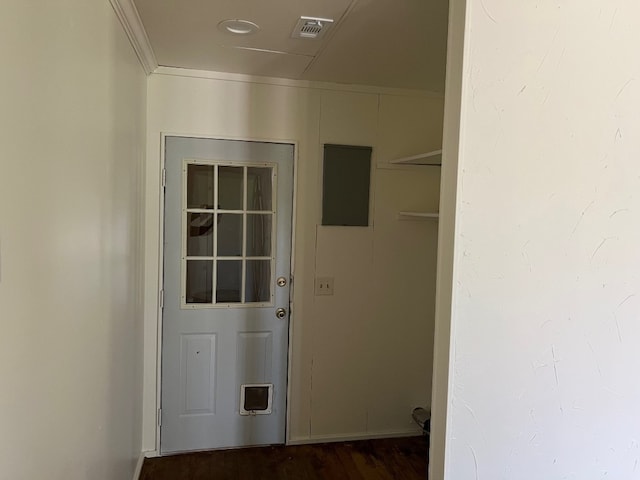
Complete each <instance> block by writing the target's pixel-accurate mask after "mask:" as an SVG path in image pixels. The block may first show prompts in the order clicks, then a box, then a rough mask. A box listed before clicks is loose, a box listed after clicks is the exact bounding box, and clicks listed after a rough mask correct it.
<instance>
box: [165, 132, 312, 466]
mask: <svg viewBox="0 0 640 480" xmlns="http://www.w3.org/2000/svg"><path fill="white" fill-rule="evenodd" d="M167 137H186V138H203V139H217V140H240V141H245V142H270V143H285V144H289V145H293V149H294V151H293V211H292V218H291V278H295V267H296V265H295V257H296V255H295V253H296V225H297V211H298V209H297V197H298V147H299V142H298V141H297V140H289V139H283V138H279V139H273V138H256V137H236V136H228V135H213V134H193V133H191V134H190V133H170V132H161V133H160V170H159V171H158V172H157V174H158V176H157V178H158V182H162V178H163V173H162V172H163V171H164V168H165V147H164V146H165V140H166V138H167ZM161 185H162V184H161ZM164 197H165V189H164V187H162V186H161V187H160V198H159V202H160V204H159V212H160V215H159V229H160V231H159V235H158V239H159V245H158V259H157V261H158V278H157V291H158V292H160V291H161V290H162V287H163V278H164V271H163V267H164V260H163V259H164V214H165V208H164V202H165V198H164ZM294 288H295V287H294V285H291V286H290V289H289V333H288V335H289V338H288V347H287V348H288V351H287V374H286V382H287V398H286V405H287V410H286V415H285V444H287V445H288V444H289V443H290V441H291V440H290V435H291V432H290V428H291V402H290V401H289V399H290V395H291V382H290V379H291V358H292V352H293V347H292V343H293V335H292V332H293V330H292V329H293V323H294V321H295V306H294V303H293V289H294ZM162 322H163V317H162V306H161V302H160V295H158V302H157V338H156V409H160V407H161V398H162ZM160 430H161V429H160V425H159V417H158V420H157V421H156V445H155V447H156V449H155V451H154V452H153V453H154V454H155V455H160Z"/></svg>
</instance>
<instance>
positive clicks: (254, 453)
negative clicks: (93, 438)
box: [140, 437, 427, 480]
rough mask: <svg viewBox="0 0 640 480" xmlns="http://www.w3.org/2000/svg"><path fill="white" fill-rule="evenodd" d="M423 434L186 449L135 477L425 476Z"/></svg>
mask: <svg viewBox="0 0 640 480" xmlns="http://www.w3.org/2000/svg"><path fill="white" fill-rule="evenodd" d="M426 471H427V440H426V438H425V437H411V438H394V439H382V440H364V441H359V442H347V443H326V444H316V445H300V446H292V447H284V446H278V447H262V448H245V449H238V450H218V451H213V452H201V453H188V454H182V455H173V456H170V457H161V458H148V459H146V460H145V461H144V465H143V467H142V475H141V476H140V480H238V479H241V480H245V479H247V480H248V479H251V480H272V479H273V480H288V479H291V480H320V479H332V480H333V479H335V480H342V479H345V480H351V479H353V480H369V479H371V480H396V479H401V480H413V479H415V480H418V479H419V480H425V479H426V477H427V475H426Z"/></svg>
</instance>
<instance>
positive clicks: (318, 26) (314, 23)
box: [291, 17, 333, 40]
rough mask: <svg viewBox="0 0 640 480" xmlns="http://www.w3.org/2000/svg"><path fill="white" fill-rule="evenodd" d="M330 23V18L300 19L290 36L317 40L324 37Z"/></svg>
mask: <svg viewBox="0 0 640 480" xmlns="http://www.w3.org/2000/svg"><path fill="white" fill-rule="evenodd" d="M332 23H333V20H331V19H330V18H315V17H300V20H298V23H297V24H296V27H295V28H294V29H293V33H292V34H291V36H292V37H293V38H310V39H312V40H317V39H319V38H322V37H323V36H324V34H325V33H326V31H327V30H328V29H329V27H330V26H331V24H332Z"/></svg>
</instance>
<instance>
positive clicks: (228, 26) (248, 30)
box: [218, 19, 260, 35]
mask: <svg viewBox="0 0 640 480" xmlns="http://www.w3.org/2000/svg"><path fill="white" fill-rule="evenodd" d="M218 30H220V31H221V32H224V33H232V34H234V35H251V34H252V33H256V32H257V31H258V30H260V27H259V26H258V25H256V24H255V23H253V22H250V21H249V20H238V19H236V20H223V21H221V22H220V23H219V24H218Z"/></svg>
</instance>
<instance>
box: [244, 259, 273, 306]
mask: <svg viewBox="0 0 640 480" xmlns="http://www.w3.org/2000/svg"><path fill="white" fill-rule="evenodd" d="M245 297H246V300H245V301H246V302H247V303H248V302H268V301H270V300H271V260H247V285H246V287H245Z"/></svg>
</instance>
